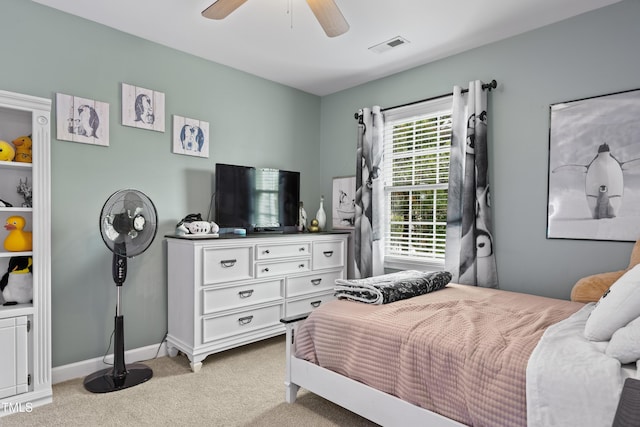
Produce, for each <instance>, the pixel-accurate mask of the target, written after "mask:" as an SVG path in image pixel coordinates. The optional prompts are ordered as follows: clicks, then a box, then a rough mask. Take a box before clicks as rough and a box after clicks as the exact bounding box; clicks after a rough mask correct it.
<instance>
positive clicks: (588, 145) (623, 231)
mask: <svg viewBox="0 0 640 427" xmlns="http://www.w3.org/2000/svg"><path fill="white" fill-rule="evenodd" d="M547 238H557V239H588V240H615V241H632V242H635V241H636V240H637V239H638V238H640V89H635V90H629V91H624V92H617V93H612V94H608V95H601V96H594V97H591V98H584V99H579V100H575V101H568V102H561V103H557V104H552V105H551V106H550V127H549V180H548V204H547Z"/></svg>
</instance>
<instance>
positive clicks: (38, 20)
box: [0, 0, 320, 367]
mask: <svg viewBox="0 0 640 427" xmlns="http://www.w3.org/2000/svg"><path fill="white" fill-rule="evenodd" d="M1 9H2V10H1V13H2V18H3V19H2V25H1V26H0V40H2V43H0V58H2V66H1V67H0V88H1V89H4V90H9V91H14V92H21V93H26V94H29V95H35V96H40V97H44V98H50V99H52V100H53V99H55V93H64V94H69V95H75V96H81V97H86V98H89V99H94V100H98V101H103V102H107V103H109V104H110V111H109V113H110V133H111V135H110V146H109V147H108V148H105V147H98V146H91V145H86V144H79V143H73V142H67V141H58V140H56V139H55V138H54V139H52V141H51V144H52V150H51V151H52V195H51V196H52V252H53V256H52V340H53V350H52V352H53V355H52V356H53V366H54V367H55V366H61V365H65V364H68V363H72V362H76V361H82V360H86V359H91V358H94V357H99V356H102V355H103V354H104V353H105V351H106V350H107V345H108V343H109V336H110V334H111V331H112V329H113V316H114V313H115V301H116V287H115V285H114V284H113V281H112V279H111V252H109V250H108V249H107V247H106V246H105V245H104V243H103V242H102V239H101V237H100V234H99V229H98V217H99V214H100V210H101V209H102V206H103V204H104V202H105V201H106V199H107V197H108V196H109V195H110V194H112V193H113V192H114V191H116V190H118V189H120V188H136V189H139V190H142V191H143V192H145V193H146V194H147V195H148V196H149V197H150V198H151V199H152V200H153V202H154V203H155V205H156V208H157V210H158V216H159V221H160V227H159V230H158V235H157V237H156V239H155V241H154V242H153V244H152V245H151V247H150V248H149V249H148V250H147V251H146V252H145V253H144V254H142V255H140V256H138V257H136V258H134V259H132V260H130V261H129V271H128V277H127V281H126V283H125V284H124V287H123V306H122V310H123V314H124V316H125V345H126V348H127V349H130V348H138V347H143V346H146V345H152V344H158V343H159V342H160V341H161V340H162V338H163V336H164V334H165V332H166V328H167V310H166V307H167V292H166V287H167V284H166V277H165V276H166V274H165V271H166V253H165V252H166V250H165V249H164V244H163V236H164V235H165V234H167V233H170V232H172V231H173V229H174V226H175V224H176V223H177V222H178V221H179V220H180V218H182V217H183V216H184V215H185V214H187V213H190V212H201V213H203V214H205V215H206V213H207V209H208V206H209V199H210V196H211V191H212V172H213V165H214V164H215V163H216V162H222V163H236V164H248V165H255V166H264V167H277V168H284V169H291V170H297V171H301V172H302V174H301V176H302V195H303V200H305V201H306V202H308V204H309V206H311V207H315V209H317V206H318V204H319V197H320V196H319V193H318V192H317V188H316V187H317V185H316V182H317V181H318V178H319V176H320V172H319V165H318V162H317V158H318V155H319V148H318V146H319V139H320V127H319V126H320V122H319V119H318V116H319V114H320V98H319V97H317V96H314V95H310V94H308V93H304V92H301V91H298V90H295V89H292V88H289V87H286V86H282V85H279V84H276V83H273V82H270V81H267V80H264V79H260V78H257V77H255V76H252V75H249V74H246V73H243V72H240V71H237V70H233V69H231V68H228V67H225V66H222V65H219V64H215V63H211V62H208V61H205V60H202V59H199V58H196V57H193V56H190V55H186V54H184V53H181V52H178V51H176V50H173V49H169V48H166V47H163V46H160V45H157V44H153V43H150V42H147V41H145V40H142V39H139V38H136V37H133V36H130V35H127V34H124V33H122V32H118V31H115V30H113V29H111V28H108V27H105V26H102V25H98V24H96V23H93V22H90V21H87V20H83V19H80V18H77V17H74V16H71V15H68V14H65V13H61V12H58V11H56V10H54V9H50V8H48V7H44V6H41V5H39V4H37V3H33V2H31V1H24V0H2V7H1ZM122 82H125V83H128V84H132V85H136V86H141V87H145V88H150V89H153V90H156V91H160V92H164V93H165V96H166V106H165V108H166V119H167V120H166V132H164V133H160V132H152V131H146V130H140V129H136V128H131V127H125V126H121V125H120V105H121V104H120V91H121V87H120V84H121V83H122ZM173 114H178V115H181V116H184V117H190V118H195V119H200V120H205V121H208V122H209V123H210V129H211V132H210V133H211V136H210V156H209V158H208V159H201V158H196V157H190V156H182V155H176V154H172V153H171V129H172V126H171V123H172V122H171V120H172V115H173ZM52 116H53V117H52V118H53V121H54V123H55V103H54V110H53V114H52ZM55 129H56V128H55V124H54V125H53V126H52V133H53V136H54V137H55ZM314 201H315V203H313V202H314Z"/></svg>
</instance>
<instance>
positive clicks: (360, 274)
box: [354, 106, 384, 278]
mask: <svg viewBox="0 0 640 427" xmlns="http://www.w3.org/2000/svg"><path fill="white" fill-rule="evenodd" d="M383 138H384V118H383V115H382V111H380V107H378V106H374V107H372V108H362V109H361V110H359V111H358V149H357V152H356V219H355V230H354V260H355V270H354V272H355V277H356V278H365V277H371V276H377V275H380V274H383V273H384V245H383V236H384V227H383V226H384V221H383V216H384V185H383V176H382V153H383Z"/></svg>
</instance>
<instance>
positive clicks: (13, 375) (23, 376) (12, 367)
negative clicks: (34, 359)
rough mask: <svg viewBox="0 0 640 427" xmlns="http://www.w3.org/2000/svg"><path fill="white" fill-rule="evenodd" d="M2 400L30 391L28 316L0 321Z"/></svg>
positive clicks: (0, 389)
mask: <svg viewBox="0 0 640 427" xmlns="http://www.w3.org/2000/svg"><path fill="white" fill-rule="evenodd" d="M0 366H2V369H0V399H2V398H4V397H8V396H14V395H16V394H20V393H25V392H27V391H28V384H27V316H20V317H13V318H9V319H0Z"/></svg>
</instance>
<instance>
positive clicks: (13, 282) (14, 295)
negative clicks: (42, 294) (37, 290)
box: [0, 256, 33, 305]
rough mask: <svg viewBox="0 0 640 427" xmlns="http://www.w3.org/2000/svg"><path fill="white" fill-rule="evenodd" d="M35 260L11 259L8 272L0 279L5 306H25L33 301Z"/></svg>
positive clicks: (18, 257) (25, 258)
mask: <svg viewBox="0 0 640 427" xmlns="http://www.w3.org/2000/svg"><path fill="white" fill-rule="evenodd" d="M32 273H33V259H32V258H31V257H29V256H16V257H11V258H10V259H9V267H8V268H7V272H6V273H5V274H4V275H3V276H2V279H0V291H1V292H2V297H3V299H4V302H3V305H15V304H24V303H28V302H32V301H33V274H32Z"/></svg>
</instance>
